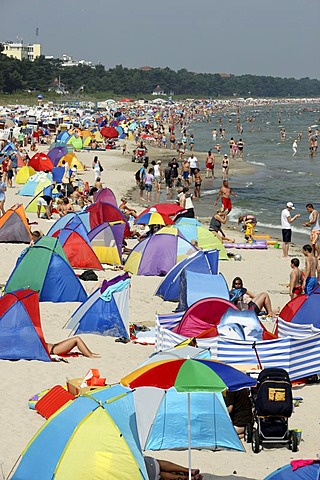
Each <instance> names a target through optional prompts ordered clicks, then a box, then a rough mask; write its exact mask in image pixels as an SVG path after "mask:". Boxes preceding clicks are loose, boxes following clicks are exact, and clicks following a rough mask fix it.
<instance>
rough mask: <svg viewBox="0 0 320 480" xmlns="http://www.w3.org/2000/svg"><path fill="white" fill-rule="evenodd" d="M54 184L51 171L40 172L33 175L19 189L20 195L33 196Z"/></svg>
mask: <svg viewBox="0 0 320 480" xmlns="http://www.w3.org/2000/svg"><path fill="white" fill-rule="evenodd" d="M51 184H52V176H51V174H50V173H44V172H38V173H35V174H34V175H32V176H31V177H30V178H29V180H28V181H27V182H26V183H25V184H24V186H23V187H22V188H21V190H19V195H21V196H23V197H33V196H34V195H37V194H38V193H39V192H41V191H42V190H43V189H44V188H46V187H48V186H49V185H51Z"/></svg>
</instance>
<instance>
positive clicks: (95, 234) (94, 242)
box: [88, 222, 126, 265]
mask: <svg viewBox="0 0 320 480" xmlns="http://www.w3.org/2000/svg"><path fill="white" fill-rule="evenodd" d="M125 228H126V225H125V223H124V222H117V223H113V224H110V223H108V222H105V223H102V224H101V225H98V226H97V227H95V228H93V229H92V230H91V231H90V232H89V233H88V238H89V240H90V242H91V246H92V248H93V251H94V252H95V254H96V255H97V257H98V259H99V260H100V262H101V263H107V264H109V265H121V264H122V244H123V237H124V231H125Z"/></svg>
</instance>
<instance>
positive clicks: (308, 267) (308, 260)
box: [302, 245, 319, 295]
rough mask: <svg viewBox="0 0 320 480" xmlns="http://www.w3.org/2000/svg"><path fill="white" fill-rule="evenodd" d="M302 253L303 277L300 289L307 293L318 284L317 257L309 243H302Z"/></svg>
mask: <svg viewBox="0 0 320 480" xmlns="http://www.w3.org/2000/svg"><path fill="white" fill-rule="evenodd" d="M302 253H303V255H304V256H305V269H304V278H303V282H302V289H303V290H304V292H305V293H306V294H307V295H310V293H312V292H313V290H314V289H315V288H316V287H317V286H318V274H319V272H318V268H319V267H318V259H317V258H316V257H315V256H314V254H313V251H312V247H311V245H304V246H303V247H302Z"/></svg>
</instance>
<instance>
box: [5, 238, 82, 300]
mask: <svg viewBox="0 0 320 480" xmlns="http://www.w3.org/2000/svg"><path fill="white" fill-rule="evenodd" d="M21 288H31V289H32V290H35V291H36V292H38V293H39V299H40V301H41V302H84V301H85V300H86V299H87V294H86V292H85V290H84V288H83V286H82V285H81V282H80V280H79V279H78V278H77V276H76V275H75V273H74V271H73V270H72V267H71V266H70V264H69V262H68V259H67V257H66V255H65V253H64V251H63V248H62V246H61V244H60V242H59V240H58V239H57V238H52V237H42V238H40V239H39V240H38V241H37V242H36V244H35V245H34V246H32V247H29V248H28V249H27V250H26V252H25V253H24V255H22V256H21V257H20V258H19V259H18V261H17V264H16V266H15V268H14V269H13V271H12V273H11V275H10V277H9V279H8V281H7V284H6V286H5V292H6V293H9V292H13V291H14V290H19V289H21Z"/></svg>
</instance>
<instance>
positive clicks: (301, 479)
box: [264, 459, 320, 480]
mask: <svg viewBox="0 0 320 480" xmlns="http://www.w3.org/2000/svg"><path fill="white" fill-rule="evenodd" d="M319 478H320V460H319V459H317V460H292V462H290V463H289V464H288V465H285V466H284V467H281V468H278V469H277V470H275V471H274V472H272V473H270V475H268V476H267V477H265V479H264V480H319Z"/></svg>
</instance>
